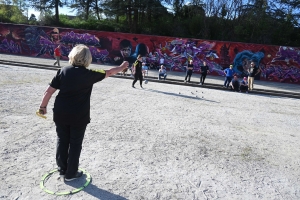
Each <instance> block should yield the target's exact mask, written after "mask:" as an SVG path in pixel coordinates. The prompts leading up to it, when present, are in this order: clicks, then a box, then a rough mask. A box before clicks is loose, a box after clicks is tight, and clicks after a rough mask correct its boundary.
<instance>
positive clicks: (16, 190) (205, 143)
mask: <svg viewBox="0 0 300 200" xmlns="http://www.w3.org/2000/svg"><path fill="white" fill-rule="evenodd" d="M0 74H1V76H0V147H1V156H0V159H1V160H0V174H1V176H0V178H1V184H0V199H14V200H16V199H18V200H22V199H28V200H32V199H37V200H40V199H46V200H47V199H72V200H74V199H76V200H77V199H83V200H90V199H101V200H117V199H120V200H125V199H133V200H140V199H150V200H152V199H162V200H169V199H182V200H194V199H195V200H196V199H199V200H202V199H282V200H287V199H289V200H290V199H295V200H296V199H300V150H299V142H300V107H299V103H300V101H299V100H296V99H288V98H278V97H276V98H275V97H273V98H272V97H266V96H257V95H250V94H249V95H246V94H240V93H233V92H226V91H217V90H210V89H201V88H192V87H185V86H176V85H167V84H160V83H151V82H149V83H148V84H147V85H145V89H144V90H143V89H140V88H138V87H137V89H133V88H131V87H130V86H131V80H124V79H115V78H108V79H105V80H104V81H102V82H100V83H98V84H96V85H95V86H94V89H93V93H92V99H91V118H92V122H91V123H90V124H89V125H88V128H87V131H86V135H85V139H84V143H83V150H82V154H81V159H80V167H81V168H83V169H85V170H87V171H88V172H89V173H90V174H91V176H92V183H91V184H90V185H89V186H88V187H86V188H85V189H84V190H83V191H81V192H79V193H77V194H74V195H68V196H54V195H50V194H47V193H45V192H44V191H42V190H41V189H40V186H39V183H40V179H41V177H42V176H43V175H44V174H46V173H47V172H49V171H50V170H52V169H55V167H56V164H55V146H56V134H55V126H54V123H53V122H52V120H51V119H52V118H51V116H52V111H51V109H50V108H52V106H53V102H54V98H52V99H51V101H50V103H49V106H48V107H49V109H48V112H49V113H48V115H47V116H48V118H47V119H46V120H44V119H42V118H39V117H37V116H36V115H35V114H34V113H35V110H36V108H37V107H38V106H39V103H40V100H41V97H42V94H43V92H44V90H45V88H46V86H47V83H48V82H49V81H50V80H51V78H52V77H53V76H54V75H55V71H47V70H38V69H27V68H18V67H11V66H0ZM137 86H138V84H137ZM56 94H57V93H56ZM56 94H55V95H56ZM55 95H54V97H55ZM56 177H57V174H54V175H53V176H52V177H50V178H49V179H48V180H47V182H46V184H45V186H46V187H47V188H48V189H49V190H52V191H66V190H73V189H74V188H76V187H80V185H81V184H83V183H84V182H85V179H84V178H85V177H83V178H81V179H79V180H76V181H73V182H70V183H68V184H65V183H64V182H62V181H58V180H57V179H56Z"/></svg>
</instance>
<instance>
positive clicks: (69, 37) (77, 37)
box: [60, 31, 100, 47]
mask: <svg viewBox="0 0 300 200" xmlns="http://www.w3.org/2000/svg"><path fill="white" fill-rule="evenodd" d="M60 42H61V43H65V44H85V45H88V46H98V47H100V44H99V39H98V38H97V37H96V36H95V35H91V34H89V33H84V34H79V33H74V32H73V31H71V32H69V33H66V34H65V35H64V36H62V39H61V40H60Z"/></svg>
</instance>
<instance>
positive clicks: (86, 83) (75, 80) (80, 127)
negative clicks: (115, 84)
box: [39, 45, 128, 181]
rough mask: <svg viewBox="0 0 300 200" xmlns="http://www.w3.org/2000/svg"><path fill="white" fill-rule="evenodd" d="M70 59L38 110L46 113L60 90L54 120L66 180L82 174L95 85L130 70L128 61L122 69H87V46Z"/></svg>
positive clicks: (89, 58) (89, 57)
mask: <svg viewBox="0 0 300 200" xmlns="http://www.w3.org/2000/svg"><path fill="white" fill-rule="evenodd" d="M68 57H69V63H70V66H67V67H63V68H61V69H59V70H58V71H57V73H56V75H55V76H54V77H53V79H52V81H51V82H50V84H49V86H48V87H47V89H46V91H45V92H44V96H43V98H42V101H41V103H40V108H39V113H40V114H42V115H45V114H47V106H48V102H49V100H50V98H51V97H52V95H53V93H54V92H55V91H56V90H59V93H58V95H57V96H56V98H55V102H54V108H53V121H54V122H55V125H56V133H57V146H56V163H57V166H58V170H59V173H60V176H61V177H62V178H64V179H65V181H71V180H73V179H76V178H79V177H81V176H82V174H83V173H82V171H78V165H79V157H80V153H81V149H82V141H83V138H84V134H85V130H86V127H87V124H89V123H90V97H91V93H92V89H93V85H94V84H95V83H97V82H99V81H102V80H103V79H104V78H107V77H109V76H112V75H115V74H117V73H118V72H120V71H122V70H123V69H125V68H127V67H128V62H127V61H124V62H123V63H122V64H121V65H120V66H119V67H116V68H112V69H109V70H93V69H91V70H90V69H87V68H88V66H89V65H90V64H91V62H92V54H91V52H90V50H89V48H88V47H87V46H85V45H78V46H75V47H74V48H73V49H72V50H71V52H70V54H69V56H68Z"/></svg>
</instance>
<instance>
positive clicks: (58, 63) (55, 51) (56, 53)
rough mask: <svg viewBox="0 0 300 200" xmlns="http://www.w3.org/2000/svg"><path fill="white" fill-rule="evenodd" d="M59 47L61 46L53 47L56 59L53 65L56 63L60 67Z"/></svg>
mask: <svg viewBox="0 0 300 200" xmlns="http://www.w3.org/2000/svg"><path fill="white" fill-rule="evenodd" d="M60 48H61V46H60V45H58V46H57V47H56V48H55V49H54V58H55V59H56V61H55V63H54V64H53V65H56V64H57V65H58V66H59V67H60V57H61V52H60Z"/></svg>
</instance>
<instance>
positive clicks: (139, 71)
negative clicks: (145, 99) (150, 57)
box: [132, 55, 143, 88]
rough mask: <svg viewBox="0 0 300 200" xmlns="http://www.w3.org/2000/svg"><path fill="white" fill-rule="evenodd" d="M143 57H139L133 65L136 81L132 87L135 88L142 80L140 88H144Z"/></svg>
mask: <svg viewBox="0 0 300 200" xmlns="http://www.w3.org/2000/svg"><path fill="white" fill-rule="evenodd" d="M142 60H143V59H142V56H141V55H138V57H137V60H136V61H135V62H134V64H133V69H132V71H133V74H134V80H133V82H132V87H133V88H135V87H134V84H135V83H136V82H137V80H140V86H141V88H143V73H142V65H143V61H142Z"/></svg>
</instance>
